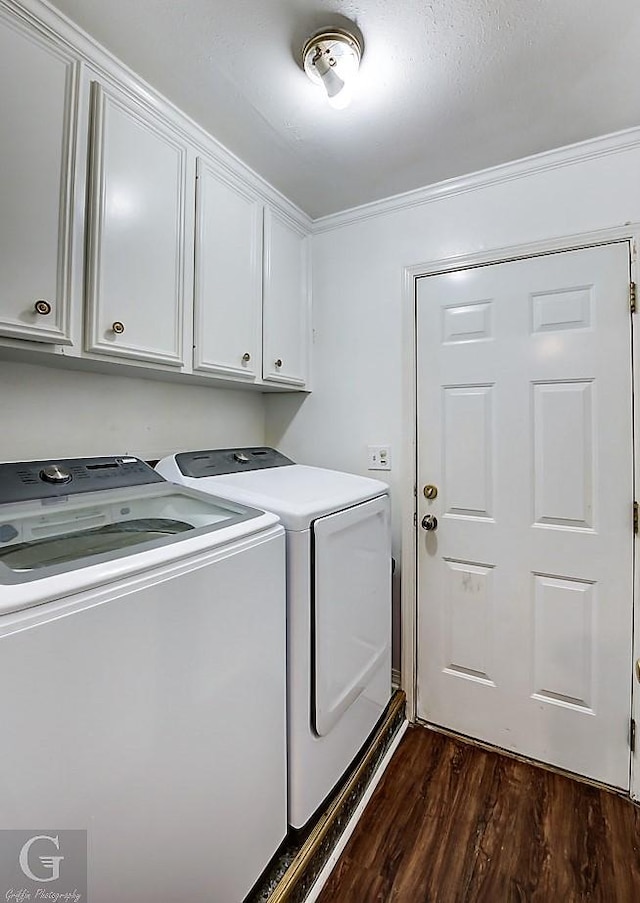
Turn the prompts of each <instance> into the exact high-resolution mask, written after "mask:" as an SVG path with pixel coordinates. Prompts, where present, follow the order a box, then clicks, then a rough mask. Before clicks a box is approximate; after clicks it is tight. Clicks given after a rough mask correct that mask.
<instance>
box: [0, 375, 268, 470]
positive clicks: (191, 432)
mask: <svg viewBox="0 0 640 903" xmlns="http://www.w3.org/2000/svg"><path fill="white" fill-rule="evenodd" d="M263 442H264V402H263V396H262V395H260V394H259V393H253V392H249V391H232V390H227V389H216V388H213V387H211V388H210V387H208V386H190V385H181V384H176V383H168V382H159V381H154V380H148V379H136V378H130V377H123V376H111V375H108V376H107V375H103V374H100V373H84V372H77V371H67V370H58V369H53V368H50V367H43V366H39V365H32V364H22V363H13V362H9V361H2V360H0V460H3V461H10V460H28V459H30V458H57V457H65V456H70V457H73V456H82V455H104V454H117V453H124V452H128V453H130V454H134V455H138V456H139V457H141V458H147V459H152V458H159V457H162V456H163V455H166V454H169V453H170V452H173V451H180V450H182V451H184V450H188V449H197V448H216V447H221V446H225V445H253V444H263Z"/></svg>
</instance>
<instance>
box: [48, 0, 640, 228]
mask: <svg viewBox="0 0 640 903" xmlns="http://www.w3.org/2000/svg"><path fill="white" fill-rule="evenodd" d="M53 5H54V6H56V7H57V8H58V9H59V10H61V11H62V12H63V13H65V14H66V15H68V16H69V17H70V18H71V19H73V20H74V21H75V22H77V23H78V24H79V25H80V26H81V27H82V28H84V29H85V30H86V31H88V32H89V33H90V34H91V35H93V36H94V37H95V38H96V39H97V40H98V41H99V42H100V43H101V44H103V45H104V46H105V47H107V48H108V49H109V50H111V51H112V52H113V53H114V54H115V55H116V56H118V57H119V58H120V59H122V60H123V61H124V62H125V63H127V64H128V65H129V66H130V67H131V68H132V69H134V70H135V71H136V72H138V73H139V74H140V75H142V76H143V77H144V78H145V79H146V80H147V81H149V82H150V83H151V84H152V85H154V86H155V87H156V88H158V89H159V90H160V91H161V92H162V93H163V94H165V95H166V96H167V97H168V98H169V99H170V100H172V101H173V102H174V103H175V104H177V106H179V107H181V108H182V109H183V110H185V111H186V112H187V113H188V114H190V115H191V116H192V117H193V118H194V119H195V120H197V121H198V122H199V123H200V124H201V125H202V126H204V127H205V128H206V129H207V130H208V131H209V132H211V133H212V134H213V135H215V137H216V138H218V140H219V141H221V142H222V143H223V144H224V145H226V146H227V147H228V148H229V149H230V150H232V151H233V152H234V153H235V154H237V155H238V156H239V157H241V158H242V159H243V160H244V161H245V162H246V163H248V164H249V165H250V166H251V167H252V168H253V169H255V170H256V171H257V172H259V173H260V174H261V175H262V176H264V177H265V178H266V179H267V180H268V181H269V182H271V183H272V184H273V185H275V186H276V187H277V188H279V189H280V190H281V191H282V192H283V193H284V194H285V195H287V196H288V197H289V198H290V199H291V200H293V201H294V202H295V203H297V204H298V205H299V206H300V207H302V208H303V209H304V210H306V211H307V213H309V214H310V215H311V216H314V217H317V216H321V215H323V214H326V213H331V212H334V211H337V210H343V209H345V208H348V207H352V206H355V205H358V204H363V203H366V202H367V201H372V200H376V199H378V198H382V197H387V196H389V195H392V194H396V193H398V192H402V191H407V190H410V189H412V188H418V187H421V186H423V185H428V184H431V183H433V182H436V181H439V180H441V179H445V178H449V177H453V176H458V175H462V174H464V173H468V172H473V171H475V170H478V169H482V168H485V167H487V166H492V165H495V164H498V163H503V162H506V161H508V160H514V159H517V158H519V157H523V156H527V155H529V154H533V153H537V152H539V151H543V150H548V149H550V148H554V147H560V146H562V145H565V144H570V143H572V142H575V141H580V140H583V139H586V138H591V137H595V136H597V135H603V134H606V133H608V132H613V131H617V130H619V129H625V128H630V127H632V126H636V125H639V124H640V85H639V83H638V78H637V64H636V59H637V53H638V46H639V44H640V2H639V0H433V2H425V0H423V2H419V0H224V2H223V0H180V2H176V0H108V2H105V0H55V2H54V4H53ZM342 17H347V18H349V19H352V20H353V21H355V22H356V23H357V25H358V27H359V28H360V30H361V32H362V34H363V36H364V41H365V51H364V57H363V60H362V66H361V70H360V77H359V80H358V85H357V93H356V95H355V98H354V101H353V103H352V105H351V106H350V107H349V108H348V109H347V110H333V109H331V108H330V107H329V105H328V104H327V103H326V101H325V100H324V98H323V96H322V92H321V89H318V88H317V87H315V86H314V85H312V84H311V82H310V81H309V80H308V79H307V78H306V76H305V75H304V73H303V72H302V71H301V69H300V68H299V48H300V46H301V45H302V43H303V41H304V39H305V38H306V37H307V36H308V35H309V34H310V33H312V32H313V31H315V30H317V29H318V28H319V27H321V26H323V25H326V24H340V22H341V20H342Z"/></svg>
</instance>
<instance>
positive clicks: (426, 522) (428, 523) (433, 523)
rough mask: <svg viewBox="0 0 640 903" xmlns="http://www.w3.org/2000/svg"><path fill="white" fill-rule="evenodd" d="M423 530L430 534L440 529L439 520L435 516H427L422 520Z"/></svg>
mask: <svg viewBox="0 0 640 903" xmlns="http://www.w3.org/2000/svg"><path fill="white" fill-rule="evenodd" d="M422 529H423V530H426V531H427V532H430V531H431V530H437V529H438V518H437V517H435V516H434V515H433V514H425V516H424V517H423V518H422Z"/></svg>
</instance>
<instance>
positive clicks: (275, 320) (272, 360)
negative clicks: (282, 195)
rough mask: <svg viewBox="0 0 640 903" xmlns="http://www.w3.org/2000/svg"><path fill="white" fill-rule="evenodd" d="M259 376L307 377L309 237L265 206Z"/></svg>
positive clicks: (301, 380) (299, 380) (294, 381)
mask: <svg viewBox="0 0 640 903" xmlns="http://www.w3.org/2000/svg"><path fill="white" fill-rule="evenodd" d="M264 216H265V219H264V240H265V256H264V308H263V324H262V328H263V357H262V375H263V378H264V379H265V380H266V381H268V382H277V383H287V384H289V385H291V386H304V384H305V383H306V381H307V345H308V332H307V331H308V304H309V289H308V268H307V239H306V236H305V235H304V233H303V232H302V231H301V230H299V229H298V228H297V227H296V226H295V225H294V224H293V223H292V222H290V221H289V220H288V219H285V217H284V216H282V215H281V214H279V213H277V212H276V211H273V210H269V209H268V208H267V209H265V214H264Z"/></svg>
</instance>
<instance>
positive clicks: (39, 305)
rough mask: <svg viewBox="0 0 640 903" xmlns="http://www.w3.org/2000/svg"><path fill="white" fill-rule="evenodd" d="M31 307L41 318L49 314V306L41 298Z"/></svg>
mask: <svg viewBox="0 0 640 903" xmlns="http://www.w3.org/2000/svg"><path fill="white" fill-rule="evenodd" d="M33 306H34V309H35V312H36V313H37V314H40V316H42V317H46V316H47V314H50V313H51V305H50V304H49V302H48V301H45V300H44V299H43V298H40V300H39V301H36V303H35V304H34V305H33Z"/></svg>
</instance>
